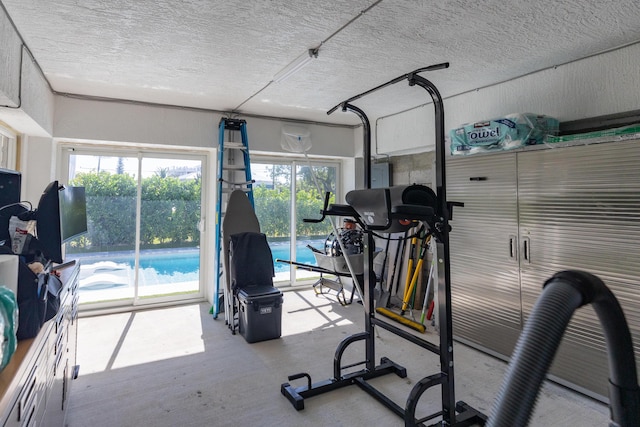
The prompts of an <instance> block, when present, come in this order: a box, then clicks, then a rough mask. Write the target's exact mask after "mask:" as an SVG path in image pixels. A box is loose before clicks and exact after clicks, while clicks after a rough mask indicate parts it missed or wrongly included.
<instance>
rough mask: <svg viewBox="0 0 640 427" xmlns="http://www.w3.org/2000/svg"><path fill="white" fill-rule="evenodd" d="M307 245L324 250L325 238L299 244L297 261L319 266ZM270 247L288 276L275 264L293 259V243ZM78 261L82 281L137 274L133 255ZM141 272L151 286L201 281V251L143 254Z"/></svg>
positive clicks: (286, 267)
mask: <svg viewBox="0 0 640 427" xmlns="http://www.w3.org/2000/svg"><path fill="white" fill-rule="evenodd" d="M307 245H311V246H313V247H315V248H317V249H320V250H321V249H323V248H324V239H305V240H299V241H297V244H296V261H297V262H301V263H305V264H315V257H314V256H313V252H312V251H311V250H310V249H309V248H307ZM269 247H270V248H271V255H272V258H273V261H274V269H275V272H276V273H284V272H287V271H289V270H290V265H289V264H285V263H281V262H275V260H276V259H285V260H290V259H291V257H290V256H289V247H290V246H289V242H286V241H283V242H270V243H269ZM78 258H79V259H80V261H81V263H82V266H83V270H84V271H83V272H82V273H81V280H82V279H85V278H88V277H89V276H93V275H96V274H101V273H105V274H111V275H113V274H118V275H119V276H122V278H123V279H125V278H126V277H130V276H131V273H130V272H132V271H133V269H134V262H135V260H134V254H133V252H129V253H120V254H113V253H108V254H91V255H82V256H78ZM105 260H108V261H105ZM140 271H141V277H142V278H147V279H146V280H145V281H146V282H150V283H157V282H165V283H173V282H178V281H180V282H183V281H190V280H198V278H199V277H198V276H199V272H200V251H199V249H197V248H194V249H178V250H159V249H156V250H148V251H141V252H140ZM123 281H124V280H123ZM122 285H124V283H122ZM105 286H106V285H105ZM96 288H100V289H104V287H102V286H96ZM87 289H89V288H87Z"/></svg>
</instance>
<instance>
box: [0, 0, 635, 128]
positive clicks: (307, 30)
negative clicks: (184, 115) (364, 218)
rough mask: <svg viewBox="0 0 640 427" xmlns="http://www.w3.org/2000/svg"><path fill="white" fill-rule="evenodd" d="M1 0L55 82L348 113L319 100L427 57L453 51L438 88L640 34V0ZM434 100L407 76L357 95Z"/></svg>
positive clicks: (462, 86) (135, 96)
mask: <svg viewBox="0 0 640 427" xmlns="http://www.w3.org/2000/svg"><path fill="white" fill-rule="evenodd" d="M0 1H1V3H2V4H3V5H4V6H5V8H6V10H7V11H8V13H9V15H10V17H11V18H12V20H13V21H14V23H15V25H16V27H17V29H18V31H19V32H20V34H21V35H22V37H23V39H24V41H25V43H26V44H27V46H28V47H29V49H30V50H31V52H32V53H33V56H34V57H35V59H36V61H37V62H38V63H39V65H40V66H41V68H42V70H43V72H44V74H45V76H46V78H47V79H48V80H49V82H50V83H51V86H52V87H53V89H54V90H55V91H56V92H61V93H73V94H82V95H90V96H98V97H108V98H117V99H128V100H137V101H145V102H152V103H160V104H169V105H179V106H186V107H196V108H204V109H211V110H219V111H232V110H234V111H237V112H240V113H245V114H257V115H264V116H272V117H286V118H295V119H303V120H311V121H319V122H332V123H346V124H357V123H359V119H358V118H357V117H356V116H355V115H353V114H345V113H341V112H340V111H338V112H336V113H334V114H332V115H330V116H327V115H326V112H327V110H329V109H330V108H331V107H333V106H334V105H336V104H338V103H340V102H341V101H343V100H345V99H347V98H349V97H351V96H353V95H356V94H359V93H361V92H363V91H366V90H368V89H370V88H372V87H375V86H377V85H379V84H381V83H384V82H386V81H388V80H390V79H393V78H395V77H397V76H400V75H402V74H405V73H407V72H410V71H412V70H414V69H417V68H420V67H424V66H427V65H431V64H436V63H441V62H449V63H450V64H451V65H450V68H448V69H445V70H439V71H434V72H430V73H425V74H423V76H424V77H426V78H428V79H429V80H431V81H432V82H433V83H434V84H435V85H436V86H437V87H438V88H439V89H440V92H441V93H442V95H443V96H444V97H445V98H446V97H449V96H452V95H455V94H459V93H462V92H465V91H469V90H472V89H475V88H480V87H484V86H487V85H491V84H495V83H498V82H502V81H505V80H509V79H512V78H515V77H518V76H522V75H524V74H528V73H531V72H534V71H537V70H541V69H545V68H548V67H552V66H554V65H559V64H563V63H566V62H570V61H573V60H577V59H580V58H584V57H587V56H590V55H594V54H597V53H599V52H602V51H606V50H610V49H613V48H616V47H620V46H623V45H626V44H630V43H635V42H638V41H640V2H638V1H637V0H616V1H591V2H586V1H584V0H563V1H541V0H511V1H504V0H486V1H471V0H469V1H464V0H439V1H438V0H382V1H374V0H331V1H328V0H323V1H322V0H296V1H287V0H226V1H214V0H47V1H42V0H0ZM366 9H368V10H366ZM365 10H366V11H365ZM363 11H365V12H363ZM350 21H352V22H350ZM343 27H344V28H343ZM318 46H320V51H319V56H318V59H316V60H313V61H312V63H310V64H309V65H308V66H306V67H305V68H303V69H302V70H300V71H299V72H297V73H296V74H295V75H293V76H292V77H290V78H289V79H287V80H285V81H284V82H281V83H273V82H271V80H272V78H273V76H274V75H275V74H276V73H277V72H278V71H280V70H281V69H282V68H284V67H285V66H286V65H287V64H289V63H290V62H291V61H293V60H294V59H295V58H296V57H298V56H299V55H301V54H303V53H304V52H306V51H307V49H309V48H314V47H318ZM429 100H430V98H429V97H428V95H427V94H426V92H424V91H423V90H422V89H417V88H409V87H408V86H407V85H406V84H402V83H401V84H397V85H394V86H392V87H390V88H387V89H384V90H381V91H379V92H377V93H376V94H375V95H371V96H368V97H366V98H363V99H361V100H358V101H356V102H355V103H354V104H355V105H357V106H359V107H360V108H362V109H363V110H364V111H365V112H366V113H367V115H368V116H369V118H370V119H372V120H373V119H375V118H377V117H380V116H385V115H389V114H393V113H397V112H399V111H403V110H405V109H408V108H411V107H414V106H416V105H420V104H424V103H425V102H427V101H429Z"/></svg>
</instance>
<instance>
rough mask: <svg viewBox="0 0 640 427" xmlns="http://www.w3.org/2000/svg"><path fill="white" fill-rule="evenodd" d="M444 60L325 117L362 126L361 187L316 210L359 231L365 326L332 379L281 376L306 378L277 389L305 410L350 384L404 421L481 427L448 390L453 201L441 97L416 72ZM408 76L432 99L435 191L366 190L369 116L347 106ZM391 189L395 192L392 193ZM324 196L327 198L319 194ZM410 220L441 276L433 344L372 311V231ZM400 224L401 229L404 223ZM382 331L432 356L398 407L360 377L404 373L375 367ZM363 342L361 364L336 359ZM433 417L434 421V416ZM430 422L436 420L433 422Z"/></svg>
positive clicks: (388, 365)
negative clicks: (427, 402)
mask: <svg viewBox="0 0 640 427" xmlns="http://www.w3.org/2000/svg"><path fill="white" fill-rule="evenodd" d="M448 66H449V64H448V63H444V64H437V65H432V66H429V67H425V68H420V69H417V70H415V71H413V72H410V73H407V74H404V75H402V76H400V77H397V78H395V79H393V80H391V81H389V82H387V83H384V84H382V85H380V86H377V87H375V88H373V89H371V90H369V91H366V92H363V93H361V94H359V95H356V96H354V97H351V98H349V99H347V100H345V101H343V102H341V103H340V104H338V105H336V106H335V107H334V108H332V109H331V110H329V111H328V112H327V114H332V113H333V112H334V111H336V110H337V109H338V108H341V109H342V111H344V112H346V111H350V112H353V113H355V114H357V115H358V117H359V118H360V119H361V121H362V123H363V126H364V131H363V134H364V147H363V155H364V178H365V187H366V188H365V189H364V190H354V191H351V192H349V194H347V197H346V198H347V203H348V205H329V206H328V205H327V203H326V202H325V206H324V208H323V211H322V216H323V218H324V217H325V216H327V215H338V216H353V217H354V218H356V219H357V221H358V222H359V223H360V225H361V227H362V228H363V230H364V231H365V238H364V240H365V242H364V280H363V282H364V283H363V286H362V289H360V285H359V283H358V282H357V281H354V286H356V287H357V288H358V293H359V294H360V296H361V297H362V298H363V305H364V311H365V325H364V331H363V332H360V333H356V334H354V335H351V336H349V337H347V338H345V339H344V340H342V342H340V344H339V345H338V347H337V349H336V352H335V356H334V362H333V377H332V378H329V379H327V380H324V381H321V382H317V383H312V381H311V377H310V376H309V375H308V374H306V373H299V374H295V375H291V376H289V377H288V379H289V381H294V380H297V379H302V378H306V380H307V384H306V385H302V386H298V387H295V386H293V385H290V384H289V383H284V384H282V385H281V387H280V390H281V392H282V394H283V395H284V396H285V397H286V398H287V399H289V401H290V402H291V403H292V404H293V406H294V407H295V408H296V409H297V410H301V409H303V408H304V399H305V398H307V397H312V396H315V395H318V394H322V393H326V392H329V391H332V390H336V389H338V388H342V387H345V386H348V385H354V384H355V385H357V386H359V387H360V388H361V389H362V390H364V391H365V392H367V393H368V394H369V395H371V396H372V397H373V398H375V399H376V400H378V401H379V402H380V403H382V404H383V405H385V406H386V407H387V408H389V409H390V410H391V411H393V412H394V413H396V414H397V415H399V416H400V417H402V418H403V419H404V421H405V425H406V426H415V425H424V424H423V423H425V422H428V421H434V422H436V424H432V425H442V426H444V425H446V426H471V425H484V424H485V422H486V416H485V415H484V414H482V413H480V412H479V411H477V410H475V409H474V408H472V407H470V406H469V405H467V404H466V403H464V402H456V399H455V387H454V363H453V337H452V319H451V286H450V265H449V228H450V226H449V220H450V219H451V211H452V208H453V205H454V203H450V202H447V198H446V183H445V133H444V107H443V102H442V97H441V96H440V93H439V92H438V90H437V88H436V87H435V85H434V84H433V83H431V82H430V81H429V80H427V79H425V78H423V77H421V76H420V75H419V73H422V72H426V71H435V70H440V69H444V68H447V67H448ZM405 80H407V81H408V83H409V86H415V85H417V86H420V87H422V88H423V89H425V90H426V91H427V92H428V93H429V95H430V96H431V99H432V100H433V105H434V110H435V131H436V132H435V133H436V134H435V138H436V139H435V141H436V144H435V152H436V192H435V194H434V193H433V191H432V190H430V189H428V188H427V187H423V186H408V187H407V188H405V189H403V190H402V191H396V190H395V189H394V188H392V189H389V188H386V189H371V129H370V124H369V119H368V118H367V116H366V114H365V113H364V111H362V110H361V109H359V108H358V107H356V106H354V105H352V104H351V102H352V101H354V100H356V99H359V98H361V97H363V96H365V95H368V94H370V93H373V92H375V91H377V90H380V89H382V88H384V87H387V86H390V85H392V84H395V83H398V82H401V81H405ZM394 193H395V194H394ZM325 200H327V199H325ZM416 222H422V223H423V224H425V225H426V226H427V227H428V228H429V232H431V233H432V235H433V238H434V239H435V240H436V244H437V247H438V257H439V258H440V259H441V260H442V262H441V264H442V267H441V274H439V280H438V287H437V299H438V318H439V322H440V336H439V339H440V340H439V345H435V344H433V343H431V342H429V341H427V340H425V339H423V338H421V337H419V336H416V335H415V334H412V333H410V332H407V331H406V330H405V329H402V328H399V327H398V326H396V325H393V324H391V323H389V322H388V321H386V320H384V319H383V318H379V317H377V316H376V312H375V307H374V290H375V289H374V288H375V285H376V277H375V273H374V271H373V254H374V249H375V242H374V233H376V232H395V231H399V230H402V229H404V230H406V229H408V228H410V227H413V225H415V223H416ZM403 227H404V228H403ZM376 326H377V327H380V328H383V329H385V330H387V331H389V332H391V333H393V334H395V335H397V336H399V337H401V338H403V339H405V340H407V341H409V342H411V343H413V344H415V345H417V346H419V347H422V348H423V349H426V350H428V351H430V352H432V353H435V354H437V355H439V357H440V372H437V373H435V374H433V375H429V376H426V377H424V378H422V379H421V380H420V381H418V382H417V383H416V384H415V386H414V387H413V389H412V390H411V392H410V394H409V396H408V397H407V401H406V404H405V407H404V408H403V407H401V406H400V405H398V404H397V403H395V402H394V401H392V400H391V399H390V398H388V397H387V396H385V395H384V394H383V393H382V392H381V391H379V390H377V389H376V388H375V387H374V386H373V385H371V384H369V383H368V382H367V381H368V380H370V379H372V378H376V377H380V376H382V375H386V374H390V373H395V374H396V375H398V376H399V377H401V378H405V377H406V376H407V372H406V369H405V368H404V367H402V366H400V365H398V364H396V363H394V362H393V361H391V360H389V359H388V358H386V357H382V358H381V359H380V364H378V365H376V356H375V331H374V327H376ZM358 341H364V342H365V360H364V361H362V362H360V363H355V364H350V365H344V366H343V364H342V356H343V354H344V352H345V350H346V349H347V347H348V346H349V345H351V344H352V343H355V342H358ZM359 365H364V367H363V368H362V369H361V370H358V371H356V372H349V373H343V372H344V371H346V370H348V369H353V368H354V367H356V366H359ZM435 386H440V387H441V400H442V405H441V410H439V411H437V412H435V413H433V414H430V415H428V416H426V417H424V418H421V419H416V417H415V413H416V407H417V404H418V401H419V400H420V398H421V396H422V395H423V394H424V393H425V392H426V391H427V390H428V389H430V388H431V387H435ZM438 418H439V420H437V419H438ZM436 420H437V421H436Z"/></svg>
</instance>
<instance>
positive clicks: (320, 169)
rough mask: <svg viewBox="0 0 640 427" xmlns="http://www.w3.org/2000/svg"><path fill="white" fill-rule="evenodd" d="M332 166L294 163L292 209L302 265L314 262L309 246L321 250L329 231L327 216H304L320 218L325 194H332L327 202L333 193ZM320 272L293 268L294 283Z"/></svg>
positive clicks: (312, 277) (334, 185) (328, 218)
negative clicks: (309, 219)
mask: <svg viewBox="0 0 640 427" xmlns="http://www.w3.org/2000/svg"><path fill="white" fill-rule="evenodd" d="M336 172H337V168H336V167H335V166H322V165H311V166H309V165H307V164H300V165H296V185H295V195H296V197H295V207H296V208H295V210H296V220H295V221H296V233H295V239H296V242H295V246H296V260H297V261H298V262H302V263H305V264H314V265H315V264H316V259H315V255H314V254H313V251H312V250H311V249H310V248H309V246H311V247H313V248H314V249H316V250H319V251H321V252H323V253H324V250H325V249H324V246H325V242H326V241H327V237H328V236H329V234H330V233H331V230H332V228H331V224H330V223H329V221H331V220H335V219H334V218H331V217H326V218H325V220H324V221H322V222H319V223H310V222H304V219H305V218H319V217H320V212H321V211H322V208H323V203H324V198H325V193H326V192H327V191H328V192H330V193H331V198H330V199H329V202H330V203H334V201H335V194H336ZM319 276H320V275H319V274H318V273H316V272H311V271H308V270H305V269H300V268H296V269H295V283H298V282H303V281H308V280H313V279H317V278H319Z"/></svg>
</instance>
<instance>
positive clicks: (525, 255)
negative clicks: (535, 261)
mask: <svg viewBox="0 0 640 427" xmlns="http://www.w3.org/2000/svg"><path fill="white" fill-rule="evenodd" d="M522 259H523V260H524V261H526V262H527V263H528V264H531V240H530V239H529V238H528V237H524V238H522Z"/></svg>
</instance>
